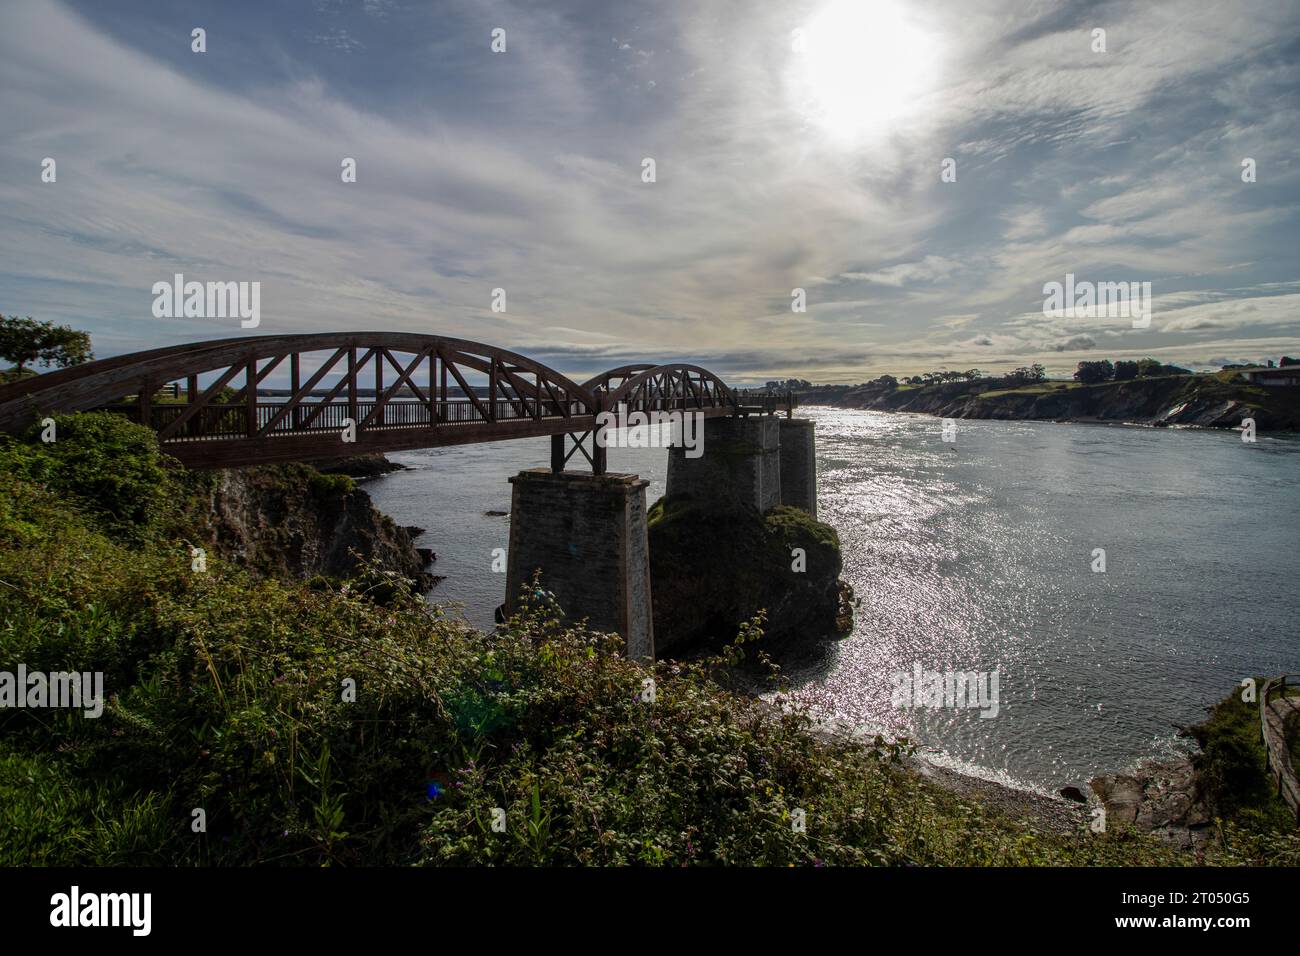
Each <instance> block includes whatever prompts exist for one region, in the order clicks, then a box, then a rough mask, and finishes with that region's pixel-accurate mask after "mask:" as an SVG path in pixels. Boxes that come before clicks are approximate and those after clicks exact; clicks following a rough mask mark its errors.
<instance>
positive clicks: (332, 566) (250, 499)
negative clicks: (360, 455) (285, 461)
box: [196, 464, 437, 591]
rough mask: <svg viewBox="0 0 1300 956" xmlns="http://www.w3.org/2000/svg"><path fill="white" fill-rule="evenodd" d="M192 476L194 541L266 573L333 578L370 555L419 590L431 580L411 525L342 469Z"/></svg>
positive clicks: (428, 556)
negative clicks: (195, 512)
mask: <svg viewBox="0 0 1300 956" xmlns="http://www.w3.org/2000/svg"><path fill="white" fill-rule="evenodd" d="M197 480H198V482H199V488H198V494H197V501H196V507H197V509H198V512H199V514H198V516H197V518H198V522H199V523H200V524H201V525H202V528H201V531H200V534H201V535H203V537H204V540H203V541H201V542H200V543H201V544H203V545H204V546H205V547H208V548H209V549H211V551H212V552H213V553H214V554H216V555H218V556H220V557H222V558H224V559H225V560H228V561H232V562H234V563H237V564H241V565H244V566H246V567H250V568H253V569H255V570H257V571H259V572H262V573H267V574H275V575H281V576H295V577H312V576H313V575H324V576H327V577H333V578H345V577H348V576H349V575H351V574H352V573H353V572H354V571H355V569H356V566H357V563H358V561H367V562H368V561H377V562H379V564H380V565H381V566H382V567H383V568H384V569H385V570H391V571H397V572H399V573H400V574H402V575H404V576H405V577H408V578H411V579H412V580H414V581H415V582H416V586H417V587H418V588H419V589H420V590H421V591H426V590H428V589H429V588H431V587H432V586H433V585H434V583H435V582H436V581H437V578H435V576H434V575H432V574H429V573H428V572H427V571H426V570H425V568H426V567H427V565H428V563H429V561H431V560H432V558H433V553H432V552H431V551H429V550H428V549H422V548H416V546H415V544H414V540H413V539H414V537H415V536H414V535H413V534H412V533H411V530H412V529H407V528H403V527H400V526H398V525H397V524H395V523H394V522H393V520H392V519H391V518H389V517H388V516H387V515H385V514H383V513H382V512H380V511H378V510H377V509H376V508H375V506H374V504H373V503H372V502H371V500H370V496H369V495H368V494H366V493H365V492H364V491H362V490H361V489H359V488H357V487H356V485H355V483H354V482H353V481H352V479H350V478H348V477H346V476H344V475H338V474H334V475H327V474H322V473H321V472H319V471H317V470H316V469H314V468H311V467H310V466H307V465H296V464H295V465H267V466H262V467H257V468H242V469H225V470H222V471H216V472H210V473H208V474H206V475H203V476H200V477H199V478H198V479H197ZM422 552H423V553H422Z"/></svg>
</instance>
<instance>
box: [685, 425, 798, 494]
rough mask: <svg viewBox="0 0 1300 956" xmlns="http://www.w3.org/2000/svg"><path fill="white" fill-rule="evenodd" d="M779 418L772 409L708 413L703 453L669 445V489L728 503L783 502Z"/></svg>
mask: <svg viewBox="0 0 1300 956" xmlns="http://www.w3.org/2000/svg"><path fill="white" fill-rule="evenodd" d="M779 422H780V420H779V419H777V418H776V417H774V416H771V415H754V416H751V417H748V418H709V419H706V420H705V422H704V442H703V445H702V450H703V452H704V454H703V455H702V456H701V457H699V458H688V457H687V456H686V449H684V448H672V449H670V450H669V452H668V489H667V493H668V494H669V495H690V496H691V497H692V498H694V499H695V500H696V501H698V502H701V503H704V504H706V505H716V506H719V507H722V508H728V507H735V506H736V505H737V504H740V505H747V506H749V507H751V508H756V509H758V510H759V511H767V510H768V509H769V508H774V507H776V506H777V505H779V504H781V477H782V465H781V451H780V443H781V437H782V434H783V433H782V431H781V425H780V423H779Z"/></svg>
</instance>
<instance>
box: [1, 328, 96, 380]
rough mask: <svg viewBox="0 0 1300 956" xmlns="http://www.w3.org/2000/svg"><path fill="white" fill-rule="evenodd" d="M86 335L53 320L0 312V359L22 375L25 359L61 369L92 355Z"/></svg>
mask: <svg viewBox="0 0 1300 956" xmlns="http://www.w3.org/2000/svg"><path fill="white" fill-rule="evenodd" d="M94 357H95V356H94V354H93V353H92V352H91V351H90V334H89V333H87V332H78V331H77V330H75V329H70V328H68V327H67V326H65V325H55V324H54V323H53V322H37V321H36V320H35V319H33V318H32V317H31V316H27V317H26V318H23V319H20V318H19V317H18V316H16V315H11V316H4V315H0V358H3V359H7V360H9V361H10V362H13V363H14V367H15V371H17V372H18V374H20V375H21V374H22V373H23V371H24V368H23V367H24V366H25V365H27V364H28V363H29V362H39V363H40V364H42V365H44V366H47V367H48V366H50V365H57V366H59V367H60V368H65V367H67V366H69V365H80V364H81V363H82V362H87V361H89V360H90V359H92V358H94Z"/></svg>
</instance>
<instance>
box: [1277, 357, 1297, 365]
mask: <svg viewBox="0 0 1300 956" xmlns="http://www.w3.org/2000/svg"><path fill="white" fill-rule="evenodd" d="M1277 364H1278V368H1286V367H1287V366H1288V365H1300V359H1297V358H1292V357H1291V356H1289V355H1283V356H1282V361H1280V362H1278V363H1277Z"/></svg>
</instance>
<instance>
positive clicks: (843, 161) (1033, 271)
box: [0, 0, 1300, 380]
mask: <svg viewBox="0 0 1300 956" xmlns="http://www.w3.org/2000/svg"><path fill="white" fill-rule="evenodd" d="M828 2H830V0H816V2H812V0H809V2H804V0H791V2H789V3H778V4H770V5H761V6H759V7H755V6H754V5H751V4H742V3H740V2H738V0H713V2H706V3H704V4H700V3H686V2H677V3H669V4H664V5H655V7H654V9H653V10H650V9H646V10H639V9H635V8H629V9H624V10H615V9H613V8H611V7H609V6H608V5H604V4H599V3H595V2H573V3H567V4H559V5H548V6H547V7H546V8H542V7H541V6H539V5H536V4H525V3H522V2H520V3H510V2H503V0H493V2H490V3H481V4H480V3H474V4H471V3H468V2H446V3H442V4H435V5H433V6H430V5H427V4H415V3H403V2H399V0H359V2H351V0H347V2H345V0H317V2H316V3H315V4H314V5H313V6H308V7H307V8H306V10H307V11H308V12H307V14H306V15H305V16H304V17H303V18H302V19H301V20H300V21H295V22H289V23H286V22H283V21H281V20H279V19H277V18H275V17H273V16H271V15H270V14H269V13H268V12H267V10H266V8H265V6H264V5H262V4H257V3H252V2H232V3H229V4H222V5H221V6H220V7H219V8H213V10H212V12H211V16H210V18H209V22H207V23H206V24H205V27H206V29H207V30H208V35H209V39H208V52H207V53H204V54H195V53H191V52H190V49H189V31H190V29H191V26H192V25H191V24H188V23H185V22H180V20H179V19H178V18H176V17H174V16H170V15H164V14H160V13H158V12H157V11H156V10H155V9H154V8H152V7H151V6H148V5H143V4H141V5H139V6H131V5H127V6H125V7H124V8H123V9H120V10H116V11H114V12H113V14H112V15H110V14H109V13H108V12H106V11H105V10H103V9H102V8H101V6H100V5H98V4H92V3H90V2H88V0H83V2H68V3H59V2H56V0H13V2H10V3H7V4H5V5H4V6H3V8H0V109H2V110H3V114H4V116H5V117H6V131H7V135H6V136H5V138H4V139H3V140H0V171H2V174H0V220H3V221H2V223H0V225H3V229H2V230H0V259H2V264H0V307H2V308H3V309H4V311H5V312H7V313H10V312H18V313H22V314H33V315H38V316H40V317H42V318H50V319H55V320H58V321H64V322H70V323H73V324H76V325H78V326H80V327H84V328H89V329H90V330H91V331H92V333H93V334H94V336H95V339H96V343H97V346H98V348H99V351H100V354H111V353H113V352H118V351H124V350H130V349H135V348H143V347H148V346H152V345H157V344H159V343H160V342H167V341H173V342H174V341H184V340H188V339H192V338H198V337H206V336H214V335H225V334H232V332H233V331H234V330H232V329H230V328H228V327H221V328H217V327H214V326H213V325H211V324H203V323H199V322H195V321H186V320H174V321H169V322H167V323H163V324H160V323H159V321H158V320H156V319H153V318H152V316H151V314H150V309H149V305H150V301H151V297H150V288H151V286H152V283H153V282H155V281H157V280H159V279H161V278H169V277H170V276H171V275H172V274H173V273H174V272H178V271H179V272H184V273H185V274H186V275H187V277H188V276H192V277H194V278H197V279H200V280H202V279H208V278H213V279H217V278H219V279H249V280H260V281H261V282H262V283H263V309H262V311H263V325H262V328H261V329H260V330H259V331H260V332H303V331H315V330H322V329H346V328H393V329H404V330H421V331H423V330H440V331H445V332H448V333H451V334H456V335H461V336H465V337H469V338H478V339H482V340H485V341H489V342H495V343H500V344H503V345H508V346H511V347H514V348H516V349H519V350H521V351H525V352H530V353H532V354H538V355H539V357H541V355H543V354H549V355H552V356H553V357H555V358H556V359H557V360H558V359H563V360H565V361H570V362H573V363H574V370H575V371H578V370H579V369H578V368H577V366H579V365H583V366H584V368H583V369H581V370H587V369H592V368H595V367H598V366H599V364H600V362H602V361H604V360H606V359H610V360H613V359H620V358H625V359H626V360H627V361H632V360H635V359H637V358H638V357H660V356H662V357H673V356H683V357H687V356H689V357H693V358H696V359H699V360H701V361H704V362H705V363H706V364H708V363H709V362H713V363H716V364H718V365H719V367H724V368H725V369H726V370H727V371H728V373H729V374H733V375H736V376H747V377H754V378H761V377H764V376H766V375H769V374H780V373H790V374H794V373H798V374H801V375H807V376H808V377H819V376H824V377H829V376H840V377H844V378H847V379H851V380H859V379H862V378H866V377H870V376H871V375H874V374H877V373H879V372H881V371H893V372H906V371H915V370H918V369H920V368H922V367H926V368H928V367H932V366H936V365H939V364H946V365H950V366H954V367H957V366H960V367H968V366H970V365H974V364H980V365H981V367H989V366H990V364H991V363H998V362H1002V363H1006V364H1023V363H1025V362H1030V361H1036V360H1042V361H1044V362H1045V364H1047V365H1048V366H1049V367H1050V368H1053V369H1057V370H1063V369H1065V368H1066V367H1068V365H1069V363H1070V362H1072V361H1075V360H1077V358H1078V356H1080V355H1092V354H1096V353H1097V351H1098V350H1103V351H1105V353H1106V354H1112V353H1113V354H1117V355H1118V354H1146V353H1150V354H1153V355H1158V356H1161V357H1165V358H1166V359H1168V360H1183V361H1191V360H1192V359H1193V358H1196V357H1200V358H1205V357H1207V356H1209V357H1214V356H1223V355H1231V354H1242V350H1243V349H1245V350H1246V351H1248V352H1250V354H1264V353H1265V351H1266V349H1274V350H1275V351H1283V350H1288V349H1289V350H1291V351H1293V352H1294V351H1296V350H1297V349H1298V348H1300V346H1298V345H1297V338H1296V336H1297V332H1300V330H1297V329H1296V327H1295V326H1296V321H1295V316H1296V314H1297V313H1296V311H1295V306H1296V298H1295V290H1294V288H1290V287H1288V284H1293V283H1295V282H1296V281H1297V280H1298V279H1300V276H1298V275H1297V270H1296V266H1295V260H1294V255H1293V254H1289V253H1287V252H1286V251H1285V250H1288V249H1293V248H1294V247H1295V246H1296V244H1297V239H1298V238H1300V168H1297V165H1296V161H1295V159H1294V131H1295V129H1297V128H1300V95H1297V94H1298V93H1300V67H1297V65H1296V63H1295V62H1294V57H1288V56H1287V55H1286V51H1287V50H1288V49H1289V48H1293V45H1294V44H1295V43H1296V42H1297V37H1300V14H1298V13H1297V10H1296V8H1294V7H1293V6H1291V5H1286V4H1279V3H1270V2H1246V3H1244V4H1240V5H1237V6H1236V7H1235V8H1228V7H1225V6H1223V5H1221V4H1218V3H1214V2H1210V0H1188V2H1185V3H1180V4H1177V5H1129V4H1120V3H1068V2H1055V3H1050V4H1042V5H1037V6H1034V7H1032V8H1026V7H1025V6H1024V5H1023V4H1018V3H1011V2H1010V0H1007V2H994V3H988V4H980V5H979V6H978V9H975V8H973V5H971V4H969V3H958V2H957V0H947V2H944V3H940V4H937V5H931V6H927V7H925V8H924V9H916V10H912V12H911V13H910V14H909V15H911V16H914V17H915V18H916V26H917V29H919V30H921V31H923V32H924V33H925V34H926V35H927V36H930V37H932V38H933V42H934V46H933V50H934V57H933V67H932V75H929V76H928V77H927V78H926V83H925V88H924V89H923V90H921V91H919V92H918V94H917V96H916V98H915V101H914V102H913V103H911V104H909V106H908V108H907V109H906V110H905V111H904V112H903V113H902V114H901V115H899V116H897V117H895V118H893V119H891V121H890V123H889V124H888V126H887V127H886V128H882V129H878V130H875V131H873V133H872V135H871V136H870V137H869V138H868V139H865V140H863V141H862V142H861V143H856V144H846V143H845V142H842V141H841V140H840V139H839V138H837V137H834V136H831V135H828V134H827V131H826V130H824V129H820V128H818V126H817V123H816V122H815V119H814V118H811V117H810V115H809V114H808V112H807V110H806V104H805V103H804V101H803V100H802V99H800V97H799V96H796V95H795V93H796V91H797V90H799V89H802V87H801V86H800V84H799V83H798V82H796V81H797V79H798V76H799V71H800V70H801V69H804V67H805V64H802V63H801V61H800V60H799V59H798V56H799V54H798V53H796V52H794V51H793V50H792V48H791V43H790V36H791V30H792V29H794V28H795V27H797V26H799V25H800V24H805V23H808V22H810V21H811V20H812V19H813V18H815V17H816V16H818V15H819V13H820V11H821V10H822V9H824V7H825V6H826V3H828ZM908 9H909V10H911V5H909V7H908ZM497 27H500V28H503V29H505V30H506V35H507V52H505V53H502V54H494V53H492V52H491V50H490V48H489V44H490V40H491V37H490V32H491V30H492V29H494V28H497ZM1094 28H1104V29H1105V30H1106V36H1107V46H1108V52H1106V53H1105V54H1100V53H1096V52H1093V50H1092V49H1091V30H1092V29H1094ZM861 39H862V43H863V55H864V56H869V55H871V51H872V49H873V47H872V44H882V43H888V42H889V37H887V36H873V35H871V33H870V31H869V30H868V31H867V32H866V33H865V34H864V35H863V36H862V38H861ZM1288 44H1290V45H1292V46H1291V47H1288ZM850 79H851V77H850ZM44 157H52V158H55V159H56V160H57V162H58V181H57V183H54V184H49V183H42V182H41V180H40V163H41V160H42V159H43V158H44ZM345 157H350V158H353V159H355V160H356V163H357V182H356V183H343V182H342V181H341V178H340V164H341V162H342V160H343V159H344V158H345ZM646 157H651V158H653V159H654V160H655V163H656V170H657V177H656V178H657V181H656V182H654V183H644V182H642V180H641V173H642V160H643V159H645V158H646ZM1246 157H1251V158H1253V159H1254V160H1255V161H1256V163H1257V167H1258V177H1257V181H1256V182H1255V183H1250V184H1247V183H1243V182H1242V179H1241V163H1242V160H1243V159H1244V158H1246ZM945 158H952V159H954V160H955V161H956V170H957V177H956V182H950V183H945V182H942V181H941V180H940V175H939V174H940V164H941V162H942V160H943V159H945ZM1066 272H1073V273H1075V274H1076V275H1078V276H1079V277H1081V278H1088V279H1092V280H1094V281H1150V282H1152V283H1153V286H1154V288H1155V291H1156V293H1157V301H1156V314H1155V321H1154V322H1153V323H1152V327H1151V328H1150V329H1147V330H1133V329H1131V328H1130V329H1122V328H1117V327H1114V326H1113V325H1111V326H1108V325H1105V324H1100V325H1098V326H1097V327H1086V326H1082V325H1074V326H1064V325H1061V324H1054V323H1052V322H1050V321H1049V320H1046V319H1045V318H1044V317H1043V316H1041V314H1040V313H1041V304H1042V286H1043V284H1044V283H1045V282H1049V281H1059V280H1061V279H1062V278H1063V276H1064V275H1065V273H1066ZM494 288H504V289H505V290H506V291H507V295H508V302H509V306H508V311H507V312H505V313H496V312H492V311H491V309H490V303H491V296H492V290H493V289H494ZM795 288H803V289H805V290H807V297H808V312H807V313H802V314H800V313H793V312H791V311H790V302H791V290H793V289H795ZM547 350H549V351H547ZM611 364H615V363H613V362H612V361H611Z"/></svg>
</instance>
